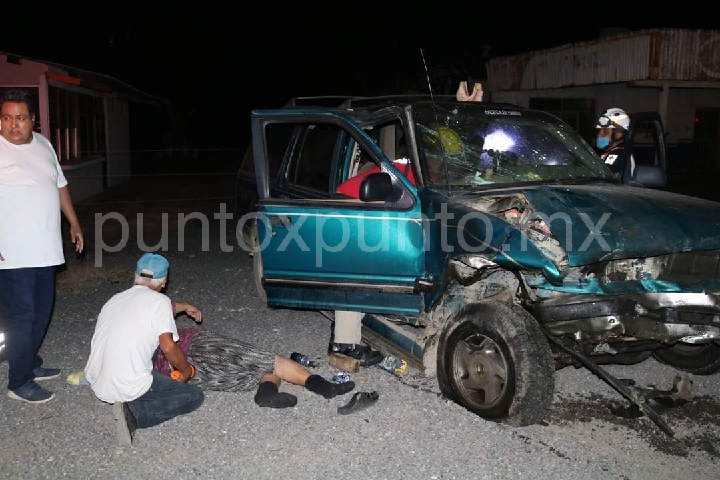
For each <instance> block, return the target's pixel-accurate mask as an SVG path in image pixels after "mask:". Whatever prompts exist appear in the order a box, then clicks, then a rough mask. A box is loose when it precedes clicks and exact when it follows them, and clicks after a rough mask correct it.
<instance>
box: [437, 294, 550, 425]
mask: <svg viewBox="0 0 720 480" xmlns="http://www.w3.org/2000/svg"><path fill="white" fill-rule="evenodd" d="M554 373H555V367H554V362H553V357H552V351H551V349H550V345H549V344H548V341H547V339H546V338H545V336H544V334H543V332H542V331H541V329H540V326H539V325H538V324H537V322H536V320H535V319H534V318H533V317H532V316H531V315H530V314H529V313H527V312H526V311H525V310H523V309H521V308H519V307H514V306H510V305H507V304H503V303H498V302H485V303H479V304H472V305H467V306H466V307H464V308H463V309H461V310H460V311H459V312H458V313H457V315H456V316H455V320H454V321H453V322H452V324H451V325H450V326H448V328H446V329H445V331H444V332H443V336H442V338H441V339H440V344H439V349H438V369H437V375H438V382H439V384H440V389H441V391H442V392H443V394H444V395H445V396H446V397H448V398H450V399H452V400H454V401H455V402H456V403H458V404H460V405H462V406H464V407H465V408H467V409H468V410H470V411H472V412H474V413H476V414H477V415H479V416H481V417H483V418H487V419H491V420H495V421H501V422H504V423H507V424H510V425H514V426H525V425H531V424H534V423H538V422H539V421H541V420H542V419H543V418H544V416H545V415H546V414H547V411H548V409H549V408H550V405H551V403H552V397H553V392H554V387H555V381H554Z"/></svg>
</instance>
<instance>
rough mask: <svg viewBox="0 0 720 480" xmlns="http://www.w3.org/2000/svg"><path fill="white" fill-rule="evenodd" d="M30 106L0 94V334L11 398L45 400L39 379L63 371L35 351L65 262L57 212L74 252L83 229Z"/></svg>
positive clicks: (18, 96) (23, 97) (19, 96)
mask: <svg viewBox="0 0 720 480" xmlns="http://www.w3.org/2000/svg"><path fill="white" fill-rule="evenodd" d="M34 124H35V109H34V105H33V101H32V98H31V97H30V96H29V95H28V94H27V93H26V92H25V91H23V90H19V89H18V90H8V91H6V92H5V93H4V94H3V95H2V97H0V225H1V227H0V331H2V332H4V334H5V341H6V346H5V350H6V352H5V353H6V358H7V361H8V366H9V375H8V385H7V388H8V396H9V397H10V398H13V399H16V400H23V401H26V402H30V403H44V402H47V401H49V400H50V399H52V398H53V396H54V394H53V393H52V392H50V391H49V390H47V389H45V388H43V387H42V386H40V384H38V383H37V382H36V380H46V379H49V378H55V377H58V376H60V373H61V372H60V369H57V368H46V367H44V366H42V358H41V357H40V356H39V355H38V352H39V350H40V346H41V345H42V342H43V339H44V337H45V333H46V331H47V328H48V325H49V324H50V317H51V315H52V308H53V302H54V298H55V267H56V266H57V265H61V264H63V263H64V262H65V257H64V254H63V247H62V238H61V237H62V235H61V227H60V220H61V217H60V212H61V211H62V213H63V214H65V217H66V218H67V220H68V222H69V223H70V236H71V240H72V242H73V243H74V244H75V250H76V251H77V252H82V251H83V246H84V245H83V234H82V229H81V228H80V224H79V222H78V219H77V216H76V215H75V209H74V207H73V204H72V199H71V197H70V192H69V190H68V186H67V184H68V182H67V180H66V179H65V176H64V175H63V172H62V169H61V168H60V164H59V162H58V159H57V155H56V154H55V150H54V149H53V147H52V144H51V143H50V142H49V141H48V140H47V139H46V138H45V137H44V136H42V135H41V134H39V133H37V132H34V131H33V126H34Z"/></svg>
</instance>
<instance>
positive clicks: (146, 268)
mask: <svg viewBox="0 0 720 480" xmlns="http://www.w3.org/2000/svg"><path fill="white" fill-rule="evenodd" d="M169 266H170V263H169V262H168V261H167V259H166V258H165V257H163V256H162V255H158V254H157V253H150V252H148V253H146V254H145V255H143V256H142V257H140V260H138V262H137V268H136V272H137V274H138V275H140V276H141V277H145V278H164V277H167V273H168V267H169Z"/></svg>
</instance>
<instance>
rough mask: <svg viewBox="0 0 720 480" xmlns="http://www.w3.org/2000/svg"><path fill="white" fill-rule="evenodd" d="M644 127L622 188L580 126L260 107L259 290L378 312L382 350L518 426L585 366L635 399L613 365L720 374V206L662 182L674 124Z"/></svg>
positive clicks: (417, 99)
mask: <svg viewBox="0 0 720 480" xmlns="http://www.w3.org/2000/svg"><path fill="white" fill-rule="evenodd" d="M321 102H324V103H325V104H326V106H318V105H319V104H320V103H321ZM332 102H334V103H332ZM328 103H332V104H331V105H329V106H328V105H327V104H328ZM638 119H639V120H643V121H645V126H644V127H643V128H642V129H640V128H638V129H635V130H634V127H633V126H631V128H630V131H629V135H628V140H627V142H628V144H627V145H626V147H627V150H628V151H629V152H631V153H632V154H633V155H635V157H636V158H637V159H638V161H637V166H636V167H635V168H634V170H633V172H632V175H630V176H628V177H627V178H625V179H623V181H622V182H621V181H620V180H618V179H617V177H616V176H615V175H613V173H612V172H611V171H610V170H609V168H608V167H607V166H606V165H605V164H604V163H603V161H602V160H601V159H600V157H599V156H598V154H597V153H596V152H595V151H594V150H593V149H592V148H591V147H590V146H589V145H588V143H587V142H586V141H585V140H583V139H582V138H581V137H580V136H579V135H578V134H577V132H575V131H574V130H573V129H572V128H571V127H570V126H568V125H567V124H566V123H564V122H563V121H561V120H559V119H558V118H556V117H554V116H552V115H550V114H548V113H545V112H540V111H533V110H528V109H524V108H519V107H517V106H513V105H495V104H491V103H486V102H475V101H458V100H457V99H456V98H455V97H450V98H448V97H441V96H435V97H434V98H430V97H428V96H399V97H381V98H341V99H327V98H315V99H306V100H304V104H303V101H302V99H298V100H296V101H293V102H291V103H290V104H288V105H287V106H286V107H285V108H280V109H275V110H257V111H254V112H253V113H252V135H253V137H252V141H253V148H252V155H248V157H247V160H248V161H247V162H246V163H245V165H243V167H242V170H241V172H240V173H239V175H238V190H237V191H238V205H239V206H241V207H243V208H241V211H239V212H238V213H239V214H243V213H250V214H252V215H254V216H255V218H256V219H257V220H256V221H255V222H247V225H246V226H247V230H246V233H247V242H248V243H249V244H251V245H253V246H254V248H255V251H256V253H255V254H254V257H255V276H256V285H257V288H258V293H259V295H260V296H261V297H262V298H264V299H266V301H267V305H268V306H272V307H288V308H303V309H314V310H331V311H332V310H355V311H361V312H364V313H365V316H364V319H363V327H364V335H365V337H366V339H367V341H369V342H370V343H372V344H374V345H376V346H378V347H380V348H383V349H385V350H386V351H390V352H393V353H395V354H397V355H402V357H403V358H406V359H408V360H409V361H410V362H411V364H413V365H415V366H417V367H418V368H420V369H421V370H422V371H423V372H424V373H425V374H426V375H428V376H431V377H437V380H438V382H439V385H440V387H441V390H442V392H443V393H444V394H445V395H446V396H448V397H449V398H451V399H453V400H454V401H456V402H457V403H459V404H461V405H463V406H464V407H466V408H467V409H469V410H471V411H473V412H476V413H477V414H478V415H480V416H482V417H485V418H489V419H495V420H499V421H505V422H507V423H509V424H512V425H527V424H532V423H536V422H538V421H541V420H542V419H543V417H544V416H545V415H547V410H548V407H549V406H550V404H551V401H552V397H553V390H554V380H553V378H554V372H555V370H557V369H559V368H563V367H566V366H569V365H575V366H585V367H587V368H590V369H591V370H593V371H594V372H596V373H598V374H599V375H601V376H602V377H603V378H605V379H606V380H607V381H609V382H610V383H611V384H613V386H614V387H615V388H616V389H618V391H619V392H620V393H622V394H623V395H624V396H625V397H626V398H627V399H628V400H630V401H635V402H637V397H636V396H634V395H632V392H630V391H629V390H628V388H627V386H625V385H623V384H621V383H620V382H618V381H617V379H614V378H613V377H612V376H611V375H609V374H607V372H605V370H604V369H602V368H600V367H599V365H602V364H607V363H622V364H633V363H638V362H641V361H643V360H645V359H647V358H648V357H650V356H654V357H655V358H656V359H657V360H659V361H660V362H663V363H666V364H668V365H671V366H673V367H674V368H677V369H680V370H684V371H687V372H692V373H695V374H700V375H703V374H712V373H715V372H717V371H719V370H720V345H719V344H718V341H719V340H720V296H718V293H719V292H720V290H718V286H719V285H718V274H719V270H718V269H719V267H720V204H717V203H713V202H709V201H705V200H701V199H698V198H693V197H688V196H681V195H678V194H673V193H670V192H667V191H664V190H663V186H664V182H665V175H664V165H665V162H664V157H663V155H664V145H663V134H662V125H661V123H660V122H659V120H658V119H657V118H655V117H652V116H649V117H648V116H647V115H646V116H644V117H643V116H638ZM643 138H644V139H645V144H644V145H643V148H644V150H642V151H641V150H639V149H638V150H634V149H635V147H638V148H639V147H640V143H642V142H641V140H642V139H643ZM648 139H649V141H647V140H648ZM633 142H635V143H636V144H637V145H633ZM648 146H649V147H648ZM633 152H637V153H633ZM347 185H351V186H352V188H349V189H348V188H344V187H346V186H347ZM348 191H352V192H354V193H353V194H350V195H348V193H347V192H348ZM343 192H344V193H343ZM639 403H641V402H639Z"/></svg>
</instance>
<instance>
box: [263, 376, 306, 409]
mask: <svg viewBox="0 0 720 480" xmlns="http://www.w3.org/2000/svg"><path fill="white" fill-rule="evenodd" d="M279 387H280V377H279V376H278V375H275V374H274V373H266V374H264V375H263V376H262V377H260V385H258V390H257V393H256V394H255V403H257V404H258V406H260V407H268V408H288V407H294V406H295V405H296V404H297V397H296V396H295V395H291V394H289V393H285V392H279V391H278V388H279Z"/></svg>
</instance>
